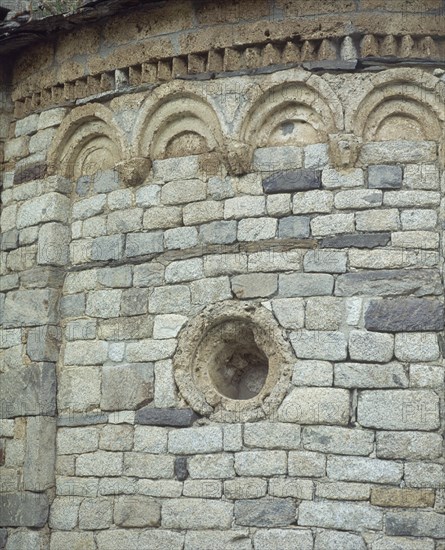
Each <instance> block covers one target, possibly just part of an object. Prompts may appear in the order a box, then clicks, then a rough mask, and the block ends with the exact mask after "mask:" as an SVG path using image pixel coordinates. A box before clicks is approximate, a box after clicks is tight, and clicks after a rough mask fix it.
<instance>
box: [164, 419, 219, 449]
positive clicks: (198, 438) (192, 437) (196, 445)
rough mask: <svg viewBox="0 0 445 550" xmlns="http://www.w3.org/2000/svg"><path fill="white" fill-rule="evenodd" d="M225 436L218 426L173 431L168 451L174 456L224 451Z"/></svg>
mask: <svg viewBox="0 0 445 550" xmlns="http://www.w3.org/2000/svg"><path fill="white" fill-rule="evenodd" d="M222 441H223V434H222V430H221V428H219V427H218V426H203V427H201V428H189V429H185V430H174V431H171V432H170V434H169V438H168V450H169V452H170V453H172V454H192V455H194V454H197V453H213V452H217V451H222V446H223V442H222Z"/></svg>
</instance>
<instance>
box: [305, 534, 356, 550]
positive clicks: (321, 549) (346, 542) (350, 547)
mask: <svg viewBox="0 0 445 550" xmlns="http://www.w3.org/2000/svg"><path fill="white" fill-rule="evenodd" d="M314 548H315V550H337V548H341V549H342V550H366V545H365V541H364V540H363V538H362V537H361V536H360V535H353V534H352V533H342V532H338V531H321V532H319V533H317V536H316V537H315V547H314Z"/></svg>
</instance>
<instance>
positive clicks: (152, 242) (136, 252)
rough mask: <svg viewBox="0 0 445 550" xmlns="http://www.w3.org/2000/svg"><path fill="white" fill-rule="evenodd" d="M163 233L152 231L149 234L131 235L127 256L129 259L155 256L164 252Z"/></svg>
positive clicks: (126, 250) (127, 245)
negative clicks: (146, 255)
mask: <svg viewBox="0 0 445 550" xmlns="http://www.w3.org/2000/svg"><path fill="white" fill-rule="evenodd" d="M163 238H164V237H163V233H162V232H161V231H151V232H149V233H130V234H129V235H127V244H126V247H125V254H126V256H128V257H129V258H131V257H134V256H144V255H145V254H155V253H157V252H162V250H163Z"/></svg>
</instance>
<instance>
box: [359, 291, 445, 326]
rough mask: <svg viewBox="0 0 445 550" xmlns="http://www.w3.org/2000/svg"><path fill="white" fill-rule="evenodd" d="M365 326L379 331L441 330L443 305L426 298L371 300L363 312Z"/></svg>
mask: <svg viewBox="0 0 445 550" xmlns="http://www.w3.org/2000/svg"><path fill="white" fill-rule="evenodd" d="M365 327H366V328H367V330H377V331H379V332H420V331H439V330H443V327H444V307H443V304H441V303H440V302H439V301H438V300H428V299H416V298H398V299H397V300H373V301H371V302H370V304H369V307H368V309H367V310H366V312H365Z"/></svg>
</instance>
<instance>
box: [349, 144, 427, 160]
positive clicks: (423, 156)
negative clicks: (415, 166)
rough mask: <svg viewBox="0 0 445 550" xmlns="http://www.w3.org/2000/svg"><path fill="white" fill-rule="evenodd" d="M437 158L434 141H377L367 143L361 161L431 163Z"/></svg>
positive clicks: (360, 157)
mask: <svg viewBox="0 0 445 550" xmlns="http://www.w3.org/2000/svg"><path fill="white" fill-rule="evenodd" d="M435 158H436V144H435V143H434V142H432V141H408V140H400V141H393V140H389V141H382V142H379V141H376V142H370V143H365V144H364V145H363V146H362V148H361V151H360V155H359V160H360V162H362V163H364V164H366V163H369V164H374V163H377V162H429V161H434V160H435Z"/></svg>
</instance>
